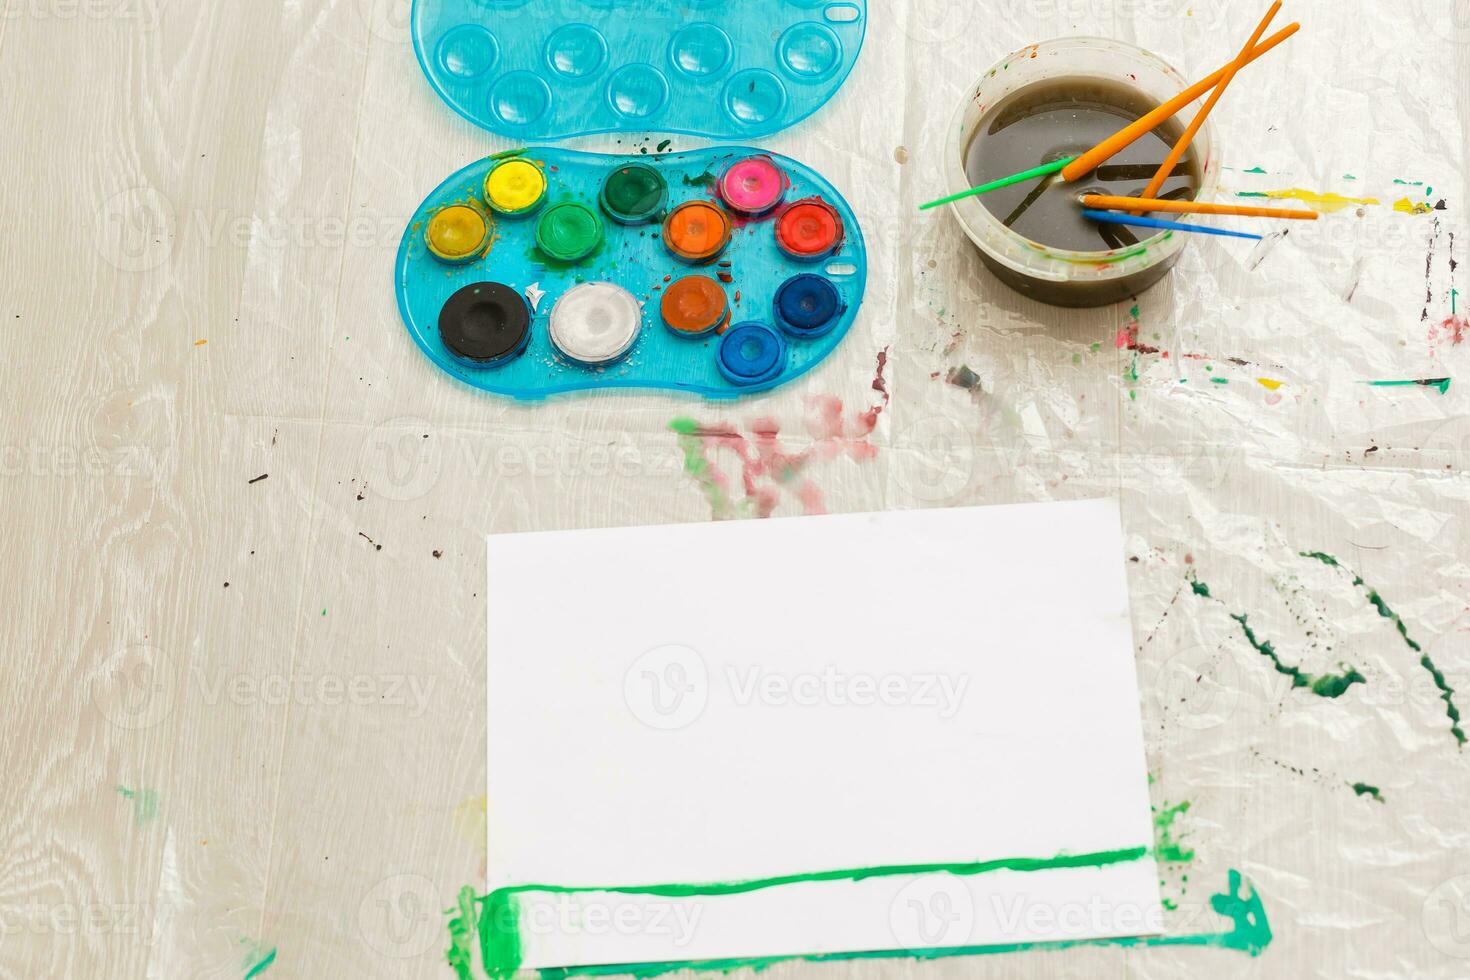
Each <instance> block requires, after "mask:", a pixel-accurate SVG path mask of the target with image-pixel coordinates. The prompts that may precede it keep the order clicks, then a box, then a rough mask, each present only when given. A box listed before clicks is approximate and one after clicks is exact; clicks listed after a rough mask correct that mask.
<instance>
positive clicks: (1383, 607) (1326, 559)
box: [1301, 551, 1465, 746]
mask: <svg viewBox="0 0 1470 980" xmlns="http://www.w3.org/2000/svg"><path fill="white" fill-rule="evenodd" d="M1301 556H1302V557H1303V558H1311V559H1313V560H1315V561H1319V562H1321V563H1322V564H1324V565H1326V566H1328V567H1329V568H1336V569H1339V570H1341V571H1344V572H1347V573H1348V574H1349V575H1351V576H1352V577H1353V585H1355V586H1357V587H1358V588H1360V589H1362V590H1363V591H1364V594H1365V595H1366V596H1367V598H1368V603H1369V604H1370V605H1371V606H1372V607H1373V608H1374V609H1376V610H1378V615H1380V616H1382V617H1383V618H1384V619H1387V620H1389V621H1390V622H1392V623H1393V624H1394V626H1395V627H1396V628H1397V629H1398V631H1399V636H1400V637H1401V638H1402V639H1403V641H1404V643H1405V644H1407V645H1408V647H1409V649H1410V650H1413V651H1414V652H1415V653H1417V654H1419V666H1420V667H1423V668H1424V669H1425V670H1426V671H1427V672H1428V673H1429V676H1430V677H1431V678H1433V679H1434V686H1435V687H1437V688H1439V697H1440V700H1441V701H1443V702H1444V706H1445V714H1446V715H1447V716H1448V717H1449V719H1450V734H1452V735H1454V736H1455V741H1456V742H1457V743H1459V744H1460V745H1461V746H1463V745H1464V744H1465V731H1464V729H1462V728H1461V727H1460V709H1459V708H1458V707H1456V705H1455V689H1454V688H1452V687H1450V685H1449V681H1448V680H1447V679H1446V678H1445V675H1444V671H1442V670H1440V669H1439V667H1438V666H1436V665H1435V663H1434V661H1433V660H1431V659H1429V655H1428V654H1427V653H1425V652H1424V649H1423V647H1421V646H1419V644H1418V643H1416V642H1414V638H1413V637H1411V636H1409V628H1408V626H1406V625H1405V624H1404V620H1403V618H1402V617H1401V616H1399V614H1398V613H1396V612H1394V611H1393V610H1392V609H1390V608H1388V603H1386V602H1384V601H1383V597H1382V596H1380V595H1379V594H1378V590H1377V589H1375V588H1373V587H1371V586H1369V585H1368V583H1366V582H1364V581H1363V576H1361V575H1359V574H1358V573H1357V572H1354V571H1352V570H1351V569H1349V568H1346V567H1345V566H1344V565H1343V564H1342V562H1340V561H1338V560H1337V559H1336V558H1334V557H1333V556H1332V555H1329V554H1326V553H1325V552H1321V551H1303V552H1301Z"/></svg>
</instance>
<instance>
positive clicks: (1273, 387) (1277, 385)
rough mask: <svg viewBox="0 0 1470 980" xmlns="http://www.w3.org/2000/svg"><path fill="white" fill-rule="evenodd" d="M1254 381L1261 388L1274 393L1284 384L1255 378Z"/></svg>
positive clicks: (1272, 379)
mask: <svg viewBox="0 0 1470 980" xmlns="http://www.w3.org/2000/svg"><path fill="white" fill-rule="evenodd" d="M1256 381H1257V382H1258V383H1259V384H1260V385H1261V387H1262V388H1267V389H1269V390H1271V391H1275V390H1276V389H1277V388H1280V387H1281V386H1282V385H1283V384H1285V383H1286V382H1284V381H1277V380H1276V379H1275V378H1257V379H1256Z"/></svg>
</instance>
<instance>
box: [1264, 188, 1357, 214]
mask: <svg viewBox="0 0 1470 980" xmlns="http://www.w3.org/2000/svg"><path fill="white" fill-rule="evenodd" d="M1265 194H1266V196H1267V197H1269V198H1274V199H1276V200H1283V201H1284V200H1291V201H1305V202H1306V203H1308V204H1311V205H1315V206H1316V207H1317V208H1318V210H1321V211H1326V212H1328V213H1329V214H1330V213H1334V212H1337V211H1341V210H1343V209H1344V208H1350V207H1355V206H1367V205H1373V204H1382V203H1383V202H1382V201H1380V200H1378V198H1376V197H1343V196H1342V195H1341V194H1320V193H1318V192H1317V191H1309V190H1305V189H1303V188H1301V187H1288V188H1286V189H1285V190H1276V191H1266V192H1265Z"/></svg>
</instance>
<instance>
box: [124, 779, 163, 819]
mask: <svg viewBox="0 0 1470 980" xmlns="http://www.w3.org/2000/svg"><path fill="white" fill-rule="evenodd" d="M117 795H118V796H121V797H122V798H123V799H125V800H132V801H133V822H134V823H136V824H137V825H138V826H139V827H141V826H143V825H144V824H146V823H148V822H149V821H151V820H152V819H153V818H154V817H156V816H158V791H157V790H153V789H139V790H132V789H128V788H127V787H126V786H119V787H118V788H117Z"/></svg>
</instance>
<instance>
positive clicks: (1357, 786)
mask: <svg viewBox="0 0 1470 980" xmlns="http://www.w3.org/2000/svg"><path fill="white" fill-rule="evenodd" d="M1352 786H1353V792H1354V793H1357V794H1358V795H1359V796H1371V797H1373V798H1374V799H1375V800H1377V801H1378V802H1379V803H1384V802H1386V801H1385V800H1384V799H1383V794H1382V793H1380V792H1379V791H1378V787H1377V786H1369V785H1368V784H1367V783H1353V784H1352Z"/></svg>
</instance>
